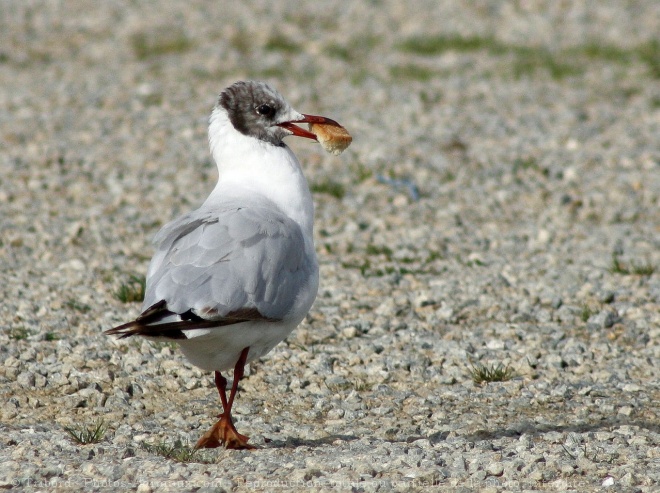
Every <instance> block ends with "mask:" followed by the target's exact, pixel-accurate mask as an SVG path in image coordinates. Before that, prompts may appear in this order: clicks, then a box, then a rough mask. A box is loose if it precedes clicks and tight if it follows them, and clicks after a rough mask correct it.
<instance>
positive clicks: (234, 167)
mask: <svg viewBox="0 0 660 493" xmlns="http://www.w3.org/2000/svg"><path fill="white" fill-rule="evenodd" d="M209 123H210V124H209V144H210V147H211V154H212V156H213V159H214V160H215V162H216V164H217V165H218V174H219V178H218V184H217V185H216V186H215V188H214V189H213V192H211V195H209V197H208V199H206V202H205V205H213V204H214V203H219V202H220V201H221V200H222V199H223V198H226V197H228V196H232V197H236V196H237V195H243V194H246V195H249V196H263V197H266V198H267V199H269V200H271V201H272V202H273V203H275V205H277V206H278V207H279V208H280V209H281V210H282V212H284V213H285V214H286V215H287V216H289V217H290V218H291V219H293V220H294V221H296V222H297V223H298V224H299V225H300V227H301V228H302V230H303V232H304V233H305V236H307V237H309V238H311V237H312V230H313V222H314V204H313V202H312V196H311V193H310V191H309V187H308V185H307V180H305V177H304V176H303V172H302V168H301V167H300V163H299V162H298V159H296V156H295V155H294V154H293V152H291V150H290V149H289V148H288V147H286V146H284V147H278V146H274V145H272V144H270V143H267V142H263V141H261V140H258V139H255V138H254V137H249V136H247V135H243V134H241V133H240V132H238V131H237V130H236V129H235V128H234V127H233V125H232V124H231V122H230V121H229V118H228V116H227V113H226V111H225V110H224V109H223V108H216V109H215V110H214V111H213V113H212V115H211V119H210V122H209ZM310 246H311V247H312V248H313V245H310Z"/></svg>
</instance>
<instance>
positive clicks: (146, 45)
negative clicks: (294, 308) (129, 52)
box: [131, 29, 193, 60]
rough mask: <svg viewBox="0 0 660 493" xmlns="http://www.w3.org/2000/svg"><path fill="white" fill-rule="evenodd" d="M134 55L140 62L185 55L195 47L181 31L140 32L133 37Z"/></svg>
mask: <svg viewBox="0 0 660 493" xmlns="http://www.w3.org/2000/svg"><path fill="white" fill-rule="evenodd" d="M131 46H132V48H133V53H134V54H135V56H136V58H137V59H138V60H147V59H149V58H152V57H157V56H161V55H169V54H176V53H185V52H186V51H188V50H190V49H191V48H192V46H193V43H192V41H191V40H190V39H189V38H188V36H186V34H185V33H184V32H183V31H181V30H180V29H171V30H167V29H162V30H160V31H158V33H145V32H139V33H135V34H133V36H131Z"/></svg>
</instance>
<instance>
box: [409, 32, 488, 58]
mask: <svg viewBox="0 0 660 493" xmlns="http://www.w3.org/2000/svg"><path fill="white" fill-rule="evenodd" d="M398 49H399V50H401V51H403V52H406V53H414V54H416V55H422V56H434V55H440V54H442V53H445V52H447V51H459V52H469V51H478V50H484V49H487V50H499V49H500V44H499V43H498V42H497V41H495V39H493V38H491V37H481V36H468V37H463V36H414V37H411V38H408V39H407V40H405V41H403V42H402V43H400V44H399V45H398Z"/></svg>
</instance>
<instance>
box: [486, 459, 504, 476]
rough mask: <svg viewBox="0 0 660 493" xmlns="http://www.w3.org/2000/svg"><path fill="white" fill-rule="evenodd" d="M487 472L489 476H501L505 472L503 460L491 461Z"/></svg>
mask: <svg viewBox="0 0 660 493" xmlns="http://www.w3.org/2000/svg"><path fill="white" fill-rule="evenodd" d="M486 472H487V473H488V475H489V476H501V475H502V474H504V466H503V465H502V463H501V462H491V463H490V464H488V466H487V467H486Z"/></svg>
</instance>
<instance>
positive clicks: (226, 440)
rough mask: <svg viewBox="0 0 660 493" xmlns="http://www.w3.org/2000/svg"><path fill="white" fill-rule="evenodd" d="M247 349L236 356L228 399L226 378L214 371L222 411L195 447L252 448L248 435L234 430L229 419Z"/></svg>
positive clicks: (242, 371)
mask: <svg viewBox="0 0 660 493" xmlns="http://www.w3.org/2000/svg"><path fill="white" fill-rule="evenodd" d="M249 350H250V348H249V347H246V348H245V349H243V351H241V356H240V357H239V358H238V361H237V362H236V366H235V367H234V382H233V383H232V386H231V392H230V394H229V401H227V395H226V386H227V379H225V377H223V376H222V375H221V373H220V372H219V371H216V372H215V386H216V387H217V388H218V393H219V394H220V400H221V401H222V409H223V412H222V414H220V415H219V416H218V417H219V418H220V420H219V421H218V422H217V423H216V424H215V425H213V428H211V429H210V430H209V431H207V432H206V433H205V434H204V435H203V436H202V437H201V438H200V439H199V441H198V442H197V445H195V448H198V449H199V448H216V447H219V446H220V445H224V446H225V448H228V449H251V448H254V447H253V446H252V445H248V443H247V442H248V440H249V438H248V437H246V436H245V435H241V434H240V433H239V432H238V431H236V428H235V427H234V423H233V422H232V419H231V408H232V405H233V404H234V397H236V392H237V391H238V382H239V380H240V379H241V378H243V374H244V372H245V362H246V361H247V355H248V351H249Z"/></svg>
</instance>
